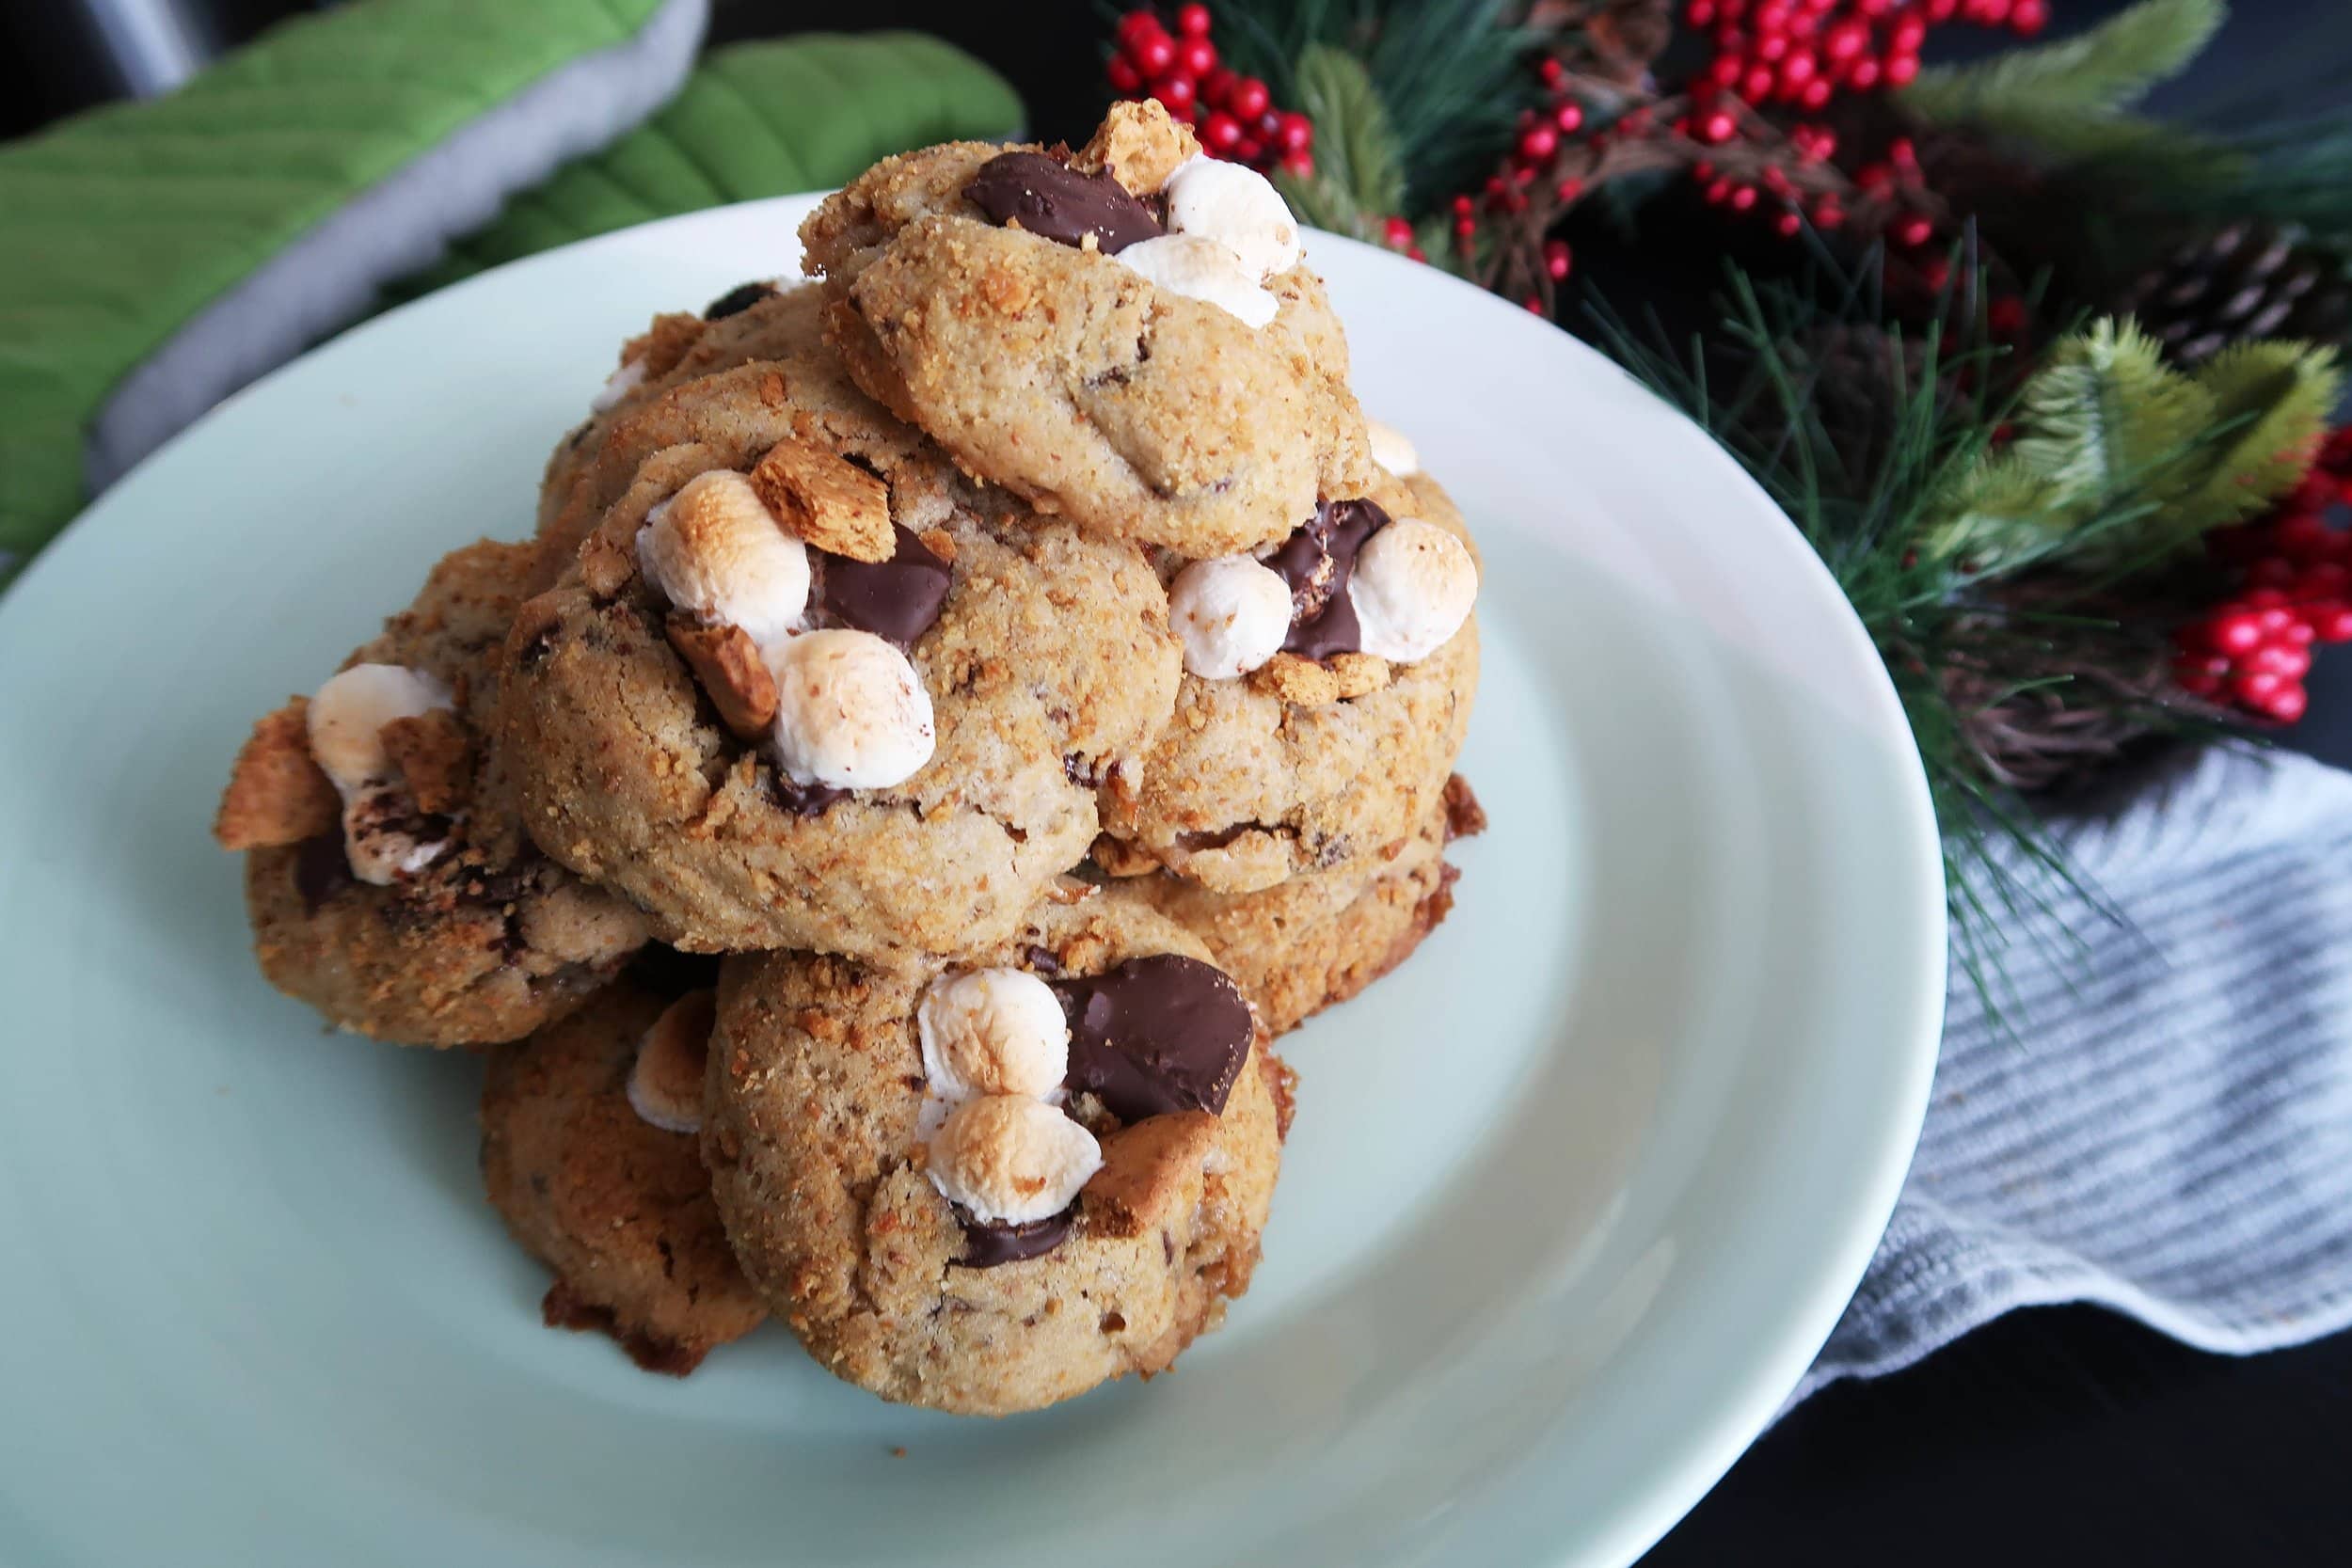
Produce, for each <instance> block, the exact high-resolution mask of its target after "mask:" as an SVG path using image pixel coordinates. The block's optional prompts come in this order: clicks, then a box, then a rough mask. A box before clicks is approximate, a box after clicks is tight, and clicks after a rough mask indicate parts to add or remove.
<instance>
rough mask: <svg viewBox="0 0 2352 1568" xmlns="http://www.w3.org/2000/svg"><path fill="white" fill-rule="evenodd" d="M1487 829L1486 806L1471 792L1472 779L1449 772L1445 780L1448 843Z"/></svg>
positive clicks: (1446, 835) (1446, 834)
mask: <svg viewBox="0 0 2352 1568" xmlns="http://www.w3.org/2000/svg"><path fill="white" fill-rule="evenodd" d="M1483 832H1486V807H1484V806H1482V805H1480V804H1479V803H1478V797H1477V796H1475V795H1473V794H1471V793H1470V781H1469V780H1468V779H1466V778H1464V777H1462V775H1461V774H1459V773H1449V774H1447V775H1446V781H1445V837H1446V842H1447V843H1448V844H1451V843H1453V842H1454V840H1455V839H1457V838H1469V837H1470V836H1472V835H1473V834H1477V833H1483Z"/></svg>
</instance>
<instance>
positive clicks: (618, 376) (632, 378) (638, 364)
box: [588, 359, 645, 414]
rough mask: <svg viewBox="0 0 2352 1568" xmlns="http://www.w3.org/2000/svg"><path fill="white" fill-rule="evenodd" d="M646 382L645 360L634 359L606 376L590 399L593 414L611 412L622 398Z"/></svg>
mask: <svg viewBox="0 0 2352 1568" xmlns="http://www.w3.org/2000/svg"><path fill="white" fill-rule="evenodd" d="M644 384H645V362H644V360H643V359H632V360H630V361H629V362H628V364H626V365H623V366H622V367H621V368H620V369H619V370H617V371H614V372H612V374H611V375H608V376H606V377H605V378H604V385H603V386H602V387H599V388H596V396H595V397H592V398H590V399H589V400H588V411H589V412H590V413H592V414H610V413H612V410H614V409H615V408H618V407H619V406H620V405H621V400H622V399H623V398H625V397H627V396H628V395H629V393H631V392H633V391H635V390H637V388H640V387H643V386H644Z"/></svg>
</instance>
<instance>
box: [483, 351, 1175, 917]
mask: <svg viewBox="0 0 2352 1568" xmlns="http://www.w3.org/2000/svg"><path fill="white" fill-rule="evenodd" d="M745 369H746V370H747V371H751V370H755V369H756V367H746V368H745ZM741 374H742V372H724V373H723V374H721V375H718V376H714V377H707V378H705V379H704V380H702V381H700V382H696V383H692V384H691V385H689V386H685V387H681V388H676V389H675V390H674V391H672V392H671V393H669V394H665V396H664V397H663V398H662V399H660V400H657V403H656V404H654V405H651V406H649V407H648V409H646V410H645V411H644V413H643V414H642V415H641V416H640V418H641V419H656V420H661V421H663V423H664V436H663V437H661V440H662V441H664V442H666V440H667V436H669V435H674V434H679V433H682V432H686V431H689V430H693V431H700V432H701V433H702V438H699V439H695V440H692V441H689V442H685V443H670V444H658V445H653V450H652V452H651V455H649V456H648V457H646V458H645V459H644V461H643V462H642V463H641V465H640V467H639V468H638V470H637V472H636V476H635V477H634V479H633V480H631V481H630V482H629V483H627V484H626V485H620V486H617V487H616V488H617V491H618V499H616V500H614V501H613V502H612V505H611V506H609V507H608V508H607V510H606V513H605V515H604V516H603V518H602V519H601V520H600V521H599V523H598V525H597V527H596V531H595V532H593V533H592V534H591V535H590V536H589V537H588V538H587V540H586V541H585V543H584V544H583V545H582V546H580V550H579V552H578V559H577V561H576V562H575V564H574V567H573V569H572V570H571V572H570V573H569V575H568V576H567V577H566V578H564V580H563V581H562V582H560V583H559V584H558V586H557V587H555V588H554V589H553V590H551V591H549V592H548V594H544V595H542V596H540V597H539V598H537V599H534V600H533V601H532V604H531V605H530V606H528V607H527V608H526V609H525V610H524V611H523V612H522V614H521V615H520V616H519V617H518V619H517V621H516V627H515V632H514V635H513V638H512V639H511V644H510V647H509V650H508V656H507V658H508V666H509V673H508V675H507V678H506V683H505V684H506V692H505V701H504V706H503V715H502V724H503V727H502V731H501V733H502V735H503V736H504V744H505V748H506V751H507V752H508V753H509V755H510V758H511V761H512V766H513V769H514V775H515V778H516V786H517V791H518V795H519V798H520V800H521V801H522V803H523V806H524V808H525V820H526V821H527V822H528V823H529V826H530V830H531V832H532V834H533V835H534V836H535V837H536V838H537V840H538V841H539V843H540V844H541V846H542V847H544V848H545V849H546V850H547V852H548V854H549V855H551V856H552V857H554V858H555V859H556V860H557V861H559V862H561V863H564V864H565V865H567V866H569V867H571V868H572V869H574V870H576V871H578V872H580V874H581V875H583V876H585V877H587V878H589V879H592V880H595V881H596V882H598V883H601V884H605V885H609V886H611V887H613V888H615V889H617V890H619V891H621V892H623V893H625V894H626V895H628V897H630V898H631V899H633V900H635V901H636V902H637V903H638V904H639V905H640V906H642V907H643V908H644V910H645V911H646V912H647V915H648V917H649V919H650V921H651V923H652V925H653V927H654V929H655V931H656V932H657V934H659V935H660V937H661V939H662V940H664V941H665V942H672V943H673V944H675V945H677V946H680V947H685V948H690V949H693V950H697V951H706V952H710V951H733V950H742V949H757V948H771V947H793V948H806V949H812V950H817V951H824V952H840V953H849V954H851V955H855V956H860V957H876V956H882V955H889V954H923V953H946V952H952V951H956V950H958V949H960V948H961V947H964V946H967V945H973V944H985V943H989V942H995V941H997V940H1000V939H1001V938H1002V937H1003V936H1004V934H1005V933H1007V932H1008V931H1009V930H1010V929H1012V927H1013V926H1014V925H1015V924H1016V923H1017V922H1018V921H1019V919H1020V918H1021V915H1022V912H1023V911H1024V910H1025V909H1026V908H1027V906H1028V905H1029V904H1030V903H1031V902H1032V901H1033V900H1034V899H1035V898H1036V897H1037V895H1039V893H1040V892H1041V890H1042V889H1043V888H1044V887H1045V886H1046V885H1047V884H1048V883H1049V882H1050V881H1051V880H1052V879H1054V878H1055V877H1056V876H1057V875H1058V874H1059V873H1061V872H1062V871H1064V870H1066V869H1067V868H1068V867H1070V866H1071V865H1073V864H1075V863H1077V862H1078V860H1079V859H1080V858H1082V857H1083V856H1084V854H1085V852H1086V847H1087V845H1088V844H1089V842H1090V841H1091V840H1092V838H1093V836H1094V834H1095V832H1096V830H1097V827H1098V825H1099V824H1098V818H1097V816H1096V804H1095V792H1096V789H1097V786H1098V785H1099V784H1100V783H1101V782H1102V780H1103V779H1104V778H1105V777H1107V776H1109V775H1111V774H1113V773H1116V772H1118V771H1120V770H1122V769H1125V768H1132V767H1133V766H1134V763H1135V760H1136V758H1137V757H1138V756H1139V755H1140V754H1141V753H1142V752H1143V750H1144V748H1145V747H1146V746H1147V745H1149V744H1150V742H1151V740H1152V737H1153V736H1156V735H1157V734H1158V733H1159V731H1160V729H1161V727H1162V726H1163V725H1164V724H1165V723H1166V722H1167V720H1168V713H1169V711H1170V710H1171V708H1172V705H1173V704H1174V700H1175V689H1176V682H1177V676H1178V662H1179V654H1178V651H1177V647H1176V643H1175V641H1174V639H1173V637H1172V635H1171V634H1170V633H1169V631H1168V625H1167V608H1166V595H1165V594H1164V592H1163V591H1162V589H1161V587H1160V583H1159V580H1158V578H1157V577H1156V576H1155V574H1154V572H1153V569H1152V565H1151V563H1150V562H1148V561H1147V560H1146V559H1145V558H1144V556H1143V555H1142V553H1141V551H1140V550H1139V549H1138V548H1137V547H1136V546H1131V545H1122V544H1118V543H1115V542H1112V541H1107V540H1102V539H1097V538H1093V537H1090V536H1089V535H1086V534H1083V533H1081V532H1080V531H1077V530H1076V529H1074V528H1073V527H1072V526H1070V525H1069V524H1067V523H1064V522H1059V521H1054V520H1050V519H1042V518H1039V517H1037V516H1036V515H1034V514H1031V513H1030V512H1028V511H1027V509H1026V508H1025V507H1023V506H1021V505H1020V504H1019V503H1018V502H1017V501H1015V500H1014V499H1012V498H1011V497H1009V496H1008V495H1007V494H1005V493H1004V492H1002V491H993V490H987V489H984V488H982V487H980V486H977V485H974V484H972V483H969V482H968V481H966V480H965V479H964V478H963V477H962V476H961V475H960V474H959V473H958V472H957V471H956V470H955V468H954V467H953V465H951V464H949V463H947V462H946V460H945V459H944V458H942V457H941V456H940V455H939V454H938V453H937V451H936V450H935V449H931V448H930V447H929V446H928V445H927V444H924V443H922V441H921V437H920V436H916V435H914V433H913V432H910V431H907V430H905V428H904V427H902V426H898V425H897V424H896V422H895V421H891V420H889V419H888V417H887V416H886V415H882V414H880V413H879V411H876V412H875V413H874V415H873V416H872V420H867V419H866V417H865V416H862V415H859V416H853V415H852V414H851V413H850V412H848V411H845V410H844V409H843V408H842V407H841V406H840V405H838V404H834V403H833V402H832V401H830V392H829V391H820V392H819V393H818V405H817V406H816V407H814V408H803V406H802V405H801V404H800V402H799V399H800V397H801V391H800V388H802V387H803V385H804V384H803V382H801V381H799V380H795V381H793V382H792V383H791V386H790V389H787V390H785V391H783V392H781V393H779V394H778V395H777V396H776V397H774V398H773V399H771V398H770V397H769V396H768V395H767V394H765V393H763V392H761V391H760V390H758V389H757V388H756V387H755V386H753V385H749V384H747V383H745V382H744V381H743V380H741V379H739V378H740V376H741ZM852 395H854V394H852ZM861 401H862V400H861ZM869 406H870V405H869ZM873 420H879V421H881V423H880V425H877V424H875V423H874V422H872V421H873ZM627 428H628V427H626V426H624V427H621V429H620V430H617V431H616V436H620V435H622V434H624V433H625V432H626V430H627ZM648 444H652V443H648ZM884 551H887V552H888V559H886V560H881V561H876V560H866V559H859V557H860V556H861V555H863V556H866V557H872V556H877V555H881V554H882V553H883V552H884Z"/></svg>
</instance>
